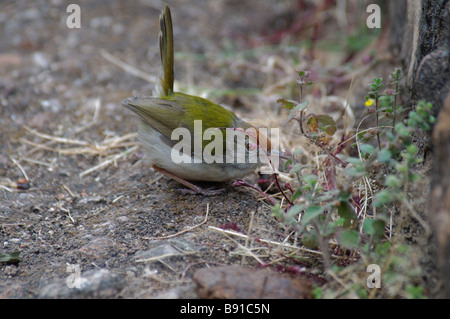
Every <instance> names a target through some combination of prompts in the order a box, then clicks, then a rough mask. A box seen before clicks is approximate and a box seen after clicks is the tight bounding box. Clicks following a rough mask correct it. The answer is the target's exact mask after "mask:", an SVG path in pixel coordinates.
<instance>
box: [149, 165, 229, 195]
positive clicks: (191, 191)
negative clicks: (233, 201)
mask: <svg viewBox="0 0 450 319" xmlns="http://www.w3.org/2000/svg"><path fill="white" fill-rule="evenodd" d="M152 167H153V169H154V170H155V171H157V172H159V173H161V174H163V175H166V176H167V177H169V178H172V179H174V180H176V181H177V182H178V183H181V184H183V185H184V186H186V187H189V188H190V189H184V190H182V192H183V193H184V194H201V195H203V196H214V195H218V194H220V193H222V192H223V191H224V189H217V190H209V189H208V190H207V189H203V188H201V187H199V186H197V185H194V184H192V183H191V182H188V181H187V180H185V179H182V178H181V177H178V176H177V175H175V174H172V173H171V172H168V171H166V170H165V169H163V168H161V167H158V166H156V165H153V166H152Z"/></svg>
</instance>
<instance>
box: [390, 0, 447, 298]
mask: <svg viewBox="0 0 450 319" xmlns="http://www.w3.org/2000/svg"><path fill="white" fill-rule="evenodd" d="M389 6H390V7H389V16H390V21H391V24H390V39H391V49H392V51H393V53H394V56H395V55H397V56H399V57H400V62H401V64H402V66H403V70H404V73H405V77H406V83H405V84H404V86H405V87H404V90H403V91H404V96H403V100H404V101H408V106H410V107H411V106H413V105H416V103H417V101H418V100H420V99H425V100H426V101H428V102H432V103H433V113H434V115H435V116H437V122H436V125H435V126H434V128H433V134H432V142H430V138H429V136H419V139H420V141H419V144H421V145H423V147H422V150H421V151H422V154H423V156H424V158H425V160H426V161H429V160H431V166H432V176H431V183H430V184H431V192H430V199H429V201H430V202H429V204H430V205H429V211H428V212H426V213H428V214H426V215H427V216H428V219H429V220H430V223H431V225H432V227H433V230H434V238H435V240H436V241H437V244H438V249H437V255H438V260H439V261H438V264H439V268H440V271H441V276H440V280H441V283H442V289H441V290H440V291H441V296H442V297H446V298H450V62H449V61H450V55H449V48H450V0H395V1H389ZM405 13H406V14H405Z"/></svg>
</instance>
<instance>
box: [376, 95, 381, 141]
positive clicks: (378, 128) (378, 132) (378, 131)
mask: <svg viewBox="0 0 450 319" xmlns="http://www.w3.org/2000/svg"><path fill="white" fill-rule="evenodd" d="M375 118H376V126H377V142H378V148H379V149H380V150H381V142H380V127H379V123H378V94H376V95H375Z"/></svg>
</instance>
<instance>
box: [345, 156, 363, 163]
mask: <svg viewBox="0 0 450 319" xmlns="http://www.w3.org/2000/svg"><path fill="white" fill-rule="evenodd" d="M345 160H346V161H347V162H348V163H351V164H361V160H360V159H359V158H356V157H347V158H346V159H345Z"/></svg>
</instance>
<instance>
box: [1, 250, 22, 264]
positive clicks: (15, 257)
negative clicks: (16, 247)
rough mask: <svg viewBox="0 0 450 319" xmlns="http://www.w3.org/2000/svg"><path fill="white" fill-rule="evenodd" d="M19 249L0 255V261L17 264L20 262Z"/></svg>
mask: <svg viewBox="0 0 450 319" xmlns="http://www.w3.org/2000/svg"><path fill="white" fill-rule="evenodd" d="M20 253H21V252H20V251H14V252H12V253H10V254H4V255H0V262H4V263H7V264H17V263H19V262H20V259H19V255H20Z"/></svg>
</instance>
